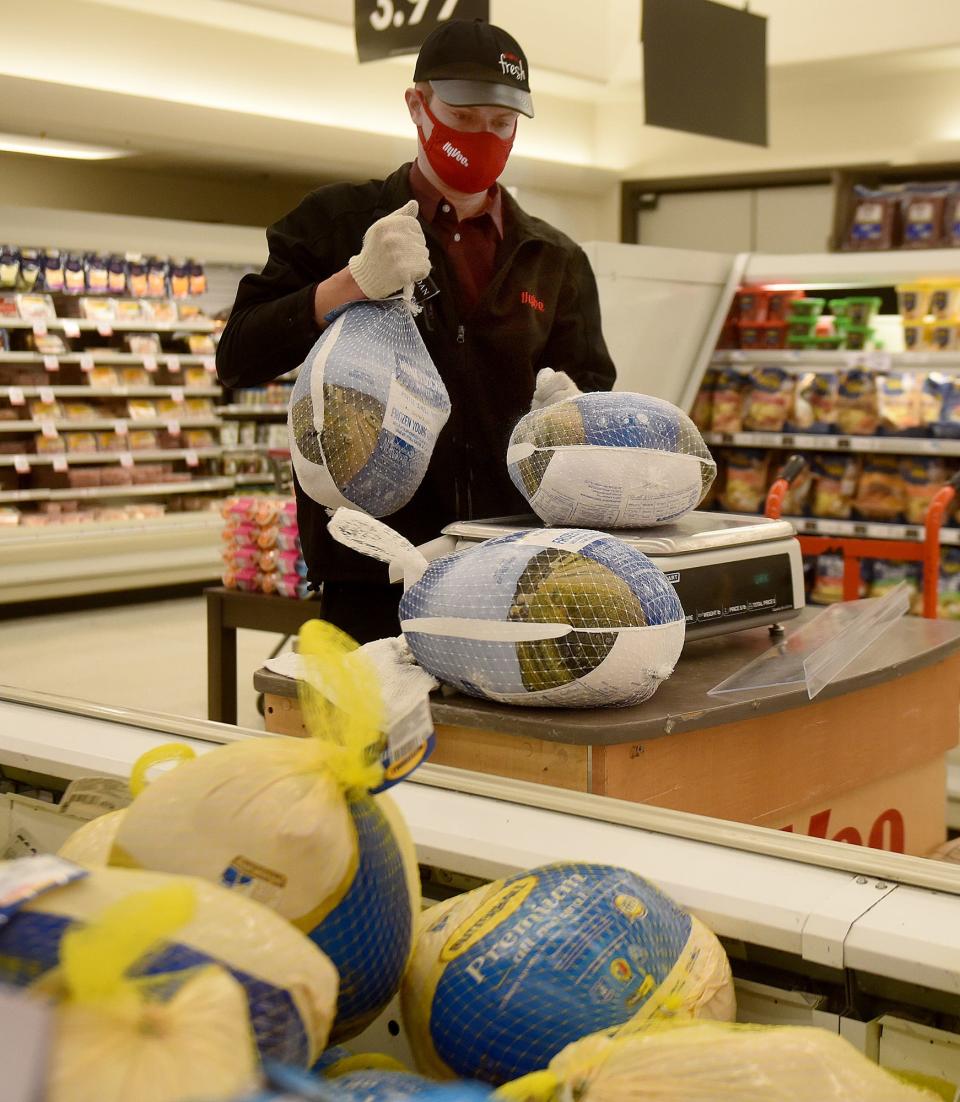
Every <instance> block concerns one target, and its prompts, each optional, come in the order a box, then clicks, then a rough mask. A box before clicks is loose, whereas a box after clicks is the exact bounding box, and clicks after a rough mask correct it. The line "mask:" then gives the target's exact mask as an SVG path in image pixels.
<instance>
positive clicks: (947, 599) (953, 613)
mask: <svg viewBox="0 0 960 1102" xmlns="http://www.w3.org/2000/svg"><path fill="white" fill-rule="evenodd" d="M937 615H938V616H940V617H942V618H943V619H944V620H960V547H942V548H941V549H940V579H939V582H938V589H937Z"/></svg>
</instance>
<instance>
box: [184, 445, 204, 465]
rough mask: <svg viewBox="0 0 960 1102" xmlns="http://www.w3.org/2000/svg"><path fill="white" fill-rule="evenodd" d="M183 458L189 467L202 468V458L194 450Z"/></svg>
mask: <svg viewBox="0 0 960 1102" xmlns="http://www.w3.org/2000/svg"><path fill="white" fill-rule="evenodd" d="M183 458H184V459H185V460H186V461H187V466H188V467H199V466H200V457H199V456H198V455H197V453H196V452H195V451H194V450H193V448H190V450H189V451H187V452H186V453H185V454H184V457H183Z"/></svg>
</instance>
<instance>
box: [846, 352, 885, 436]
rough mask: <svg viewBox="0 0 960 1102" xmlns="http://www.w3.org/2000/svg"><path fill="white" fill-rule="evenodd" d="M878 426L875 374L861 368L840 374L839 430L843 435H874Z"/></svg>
mask: <svg viewBox="0 0 960 1102" xmlns="http://www.w3.org/2000/svg"><path fill="white" fill-rule="evenodd" d="M878 427H879V416H878V409H877V380H876V375H875V374H874V372H873V371H870V370H867V369H864V368H859V367H856V368H851V369H849V370H847V371H842V372H840V380H839V386H838V389H837V429H838V430H839V431H840V432H841V433H842V434H843V435H844V436H875V435H876V432H877V428H878Z"/></svg>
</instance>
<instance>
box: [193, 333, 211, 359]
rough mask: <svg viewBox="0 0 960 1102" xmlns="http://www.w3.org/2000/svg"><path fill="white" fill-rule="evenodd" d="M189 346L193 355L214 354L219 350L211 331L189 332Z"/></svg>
mask: <svg viewBox="0 0 960 1102" xmlns="http://www.w3.org/2000/svg"><path fill="white" fill-rule="evenodd" d="M187 348H188V349H189V350H190V354H191V355H192V356H212V355H213V354H214V352H216V350H217V346H216V345H215V344H214V342H213V337H212V336H211V335H210V334H209V333H188V334H187Z"/></svg>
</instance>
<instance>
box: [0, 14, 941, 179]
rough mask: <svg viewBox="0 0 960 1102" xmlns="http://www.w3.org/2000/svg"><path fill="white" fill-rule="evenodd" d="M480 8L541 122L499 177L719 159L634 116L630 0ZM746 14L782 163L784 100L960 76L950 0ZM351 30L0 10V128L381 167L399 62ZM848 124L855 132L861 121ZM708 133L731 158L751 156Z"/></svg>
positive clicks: (158, 161)
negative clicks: (512, 44)
mask: <svg viewBox="0 0 960 1102" xmlns="http://www.w3.org/2000/svg"><path fill="white" fill-rule="evenodd" d="M397 2H400V3H402V2H408V0H397ZM733 6H739V5H736V4H735V5H733ZM491 7H492V17H493V19H494V21H497V22H502V23H504V24H505V25H506V26H508V27H509V29H510V30H511V31H512V32H513V33H514V34H515V35H516V37H517V38H518V39H519V40H520V41H521V42H522V43H524V44H525V45H526V47H527V52H528V55H529V59H530V66H531V73H532V81H533V88H534V94H535V99H536V104H537V119H536V120H535V121H534V122H532V123H529V124H528V123H527V122H526V120H523V122H522V127H521V131H520V134H519V136H518V142H517V146H516V152H515V155H514V157H513V158H512V159H511V164H510V173H511V179H510V181H509V182H511V183H516V184H519V185H521V186H523V185H527V186H536V187H540V188H555V189H558V190H566V191H575V192H583V193H598V192H601V191H604V190H605V189H607V190H608V189H609V188H610V187H612V186H614V185H615V184H616V183H617V181H618V180H620V179H621V178H623V177H624V176H630V175H637V174H638V173H644V172H655V171H656V168H657V163H658V162H661V161H662V162H664V163H666V162H670V163H676V164H681V163H686V162H687V161H689V163H690V164H695V163H696V162H697V158H698V157H704V158H707V159H709V158H710V157H712V156H714V151H716V150H718V146H717V143H713V142H712V141H711V140H710V139H701V138H697V137H693V136H689V135H680V134H673V133H670V132H665V131H656V130H654V129H653V128H649V127H645V126H644V125H643V124H642V80H641V68H640V46H639V28H640V20H641V4H640V0H591V3H589V4H588V3H583V2H582V0H523V3H517V2H516V0H514V2H512V3H508V2H507V0H492V4H491ZM751 10H752V11H754V12H757V13H760V14H765V15H768V16H769V18H770V24H769V57H770V64H771V75H770V83H771V115H772V118H773V122H774V124H775V125H774V131H775V133H778V134H779V137H778V141H780V142H781V143H782V149H781V150H780V152H779V153H778V154H777V156H778V157H780V159H781V160H782V159H784V158H786V159H789V157H790V155H791V153H790V149H789V133H788V128H786V129H785V127H784V126H783V125H780V126H779V128H778V127H777V125H776V118H777V114H778V112H781V113H782V111H785V110H786V109H785V108H782V107H781V102H782V101H783V100H784V99H785V98H786V99H787V100H789V101H790V102H791V103H793V104H794V106H795V105H796V103H797V101H798V97H799V99H800V100H801V101H805V102H807V103H810V104H813V103H814V102H815V101H816V100H817V97H818V96H820V97H821V98H823V97H825V96H826V95H827V93H828V92H829V90H830V89H831V88H833V89H834V90H835V91H834V99H836V97H837V96H841V95H846V94H853V93H854V92H855V91H856V90H857V89H859V90H860V93H861V95H862V96H863V97H867V98H869V96H870V95H871V89H873V88H880V87H883V88H885V89H887V90H888V91H889V90H890V89H891V88H894V87H895V86H896V84H897V82H907V83H909V82H910V81H914V82H916V81H921V80H926V79H932V75H933V74H940V76H941V77H942V78H943V79H953V74H954V73H956V72H958V67H957V60H958V55H960V4H958V3H957V0H912V2H911V3H910V4H909V5H907V4H905V3H904V2H903V0H802V2H801V0H753V2H752V3H751ZM352 21H353V3H352V0H31V3H30V4H17V5H14V4H7V5H4V12H3V46H4V48H3V51H2V53H0V131H13V132H17V133H28V134H38V133H44V134H49V135H50V136H53V137H57V138H66V139H73V140H79V141H89V142H98V143H103V144H108V145H116V146H119V147H121V148H124V149H129V150H131V151H133V153H134V155H133V156H131V157H130V158H129V159H128V160H126V161H124V162H118V163H117V164H118V167H120V168H123V167H140V168H144V167H150V166H170V165H175V166H189V167H191V168H192V169H194V170H196V171H200V172H204V171H207V172H214V171H223V170H224V169H229V170H230V171H233V172H237V173H245V174H258V173H260V174H262V173H265V172H266V173H271V174H273V175H289V176H297V177H300V176H303V177H305V178H312V179H318V178H336V177H358V176H364V175H370V174H376V173H379V172H382V171H384V169H385V168H386V167H390V166H392V165H395V164H397V163H399V162H400V161H401V160H404V159H408V158H409V156H410V155H411V153H412V151H413V131H412V128H411V126H410V122H409V119H408V117H407V115H406V112H405V108H404V106H403V102H402V93H403V89H404V87H405V86H406V84H407V83H408V81H409V77H410V70H411V68H412V59H411V58H410V57H404V58H394V59H390V60H388V61H384V62H377V63H373V64H369V65H363V66H361V65H359V64H358V63H357V62H356V59H355V54H354V43H353V30H352ZM956 98H957V102H958V104H960V87H958V89H957V97H956ZM811 110H813V107H811ZM783 117H784V118H786V117H787V115H783ZM938 126H939V130H938V131H937V132H936V133H934V132H932V131H931V130H930V129H929V128H928V129H926V130H925V129H924V127H925V121H924V117H923V114H922V113H919V114H918V115H917V117H916V119H915V127H916V144H917V146H918V148H919V147H921V146H924V144H926V145H927V146H931V144H934V145H935V144H936V142H937V141H942V140H946V139H945V136H944V135H943V134H941V133H940V130H943V129H944V127H943V125H941V124H939V123H938ZM849 133H850V136H851V142H853V140H854V139H855V137H856V134H857V126H856V120H851V122H850V128H849ZM956 133H957V136H960V110H958V119H957V128H956ZM811 140H812V139H811ZM898 140H899V139H898ZM722 144H723V149H720V150H719V153H720V154H723V155H724V156H726V157H727V158H728V159H735V158H736V156H737V155H738V151H743V152H744V155H747V151H745V150H744V149H743V147H738V146H734V145H732V144H731V143H722ZM901 144H902V143H901ZM825 148H826V147H825ZM816 150H817V147H816V143H815V141H814V142H813V144H812V145H811V147H810V149H809V150H807V151H806V152H805V153H804V154H803V155H804V157H811V158H814V159H815V157H816V155H817V152H816ZM871 152H875V151H874V150H871ZM765 154H766V151H762V155H765ZM751 155H753V154H751ZM797 155H798V156H799V154H797ZM825 155H826V154H825ZM756 156H761V154H757V155H756ZM849 159H851V160H856V159H858V157H857V155H856V154H855V153H854V154H853V155H852V156H851V157H850V158H849Z"/></svg>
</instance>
